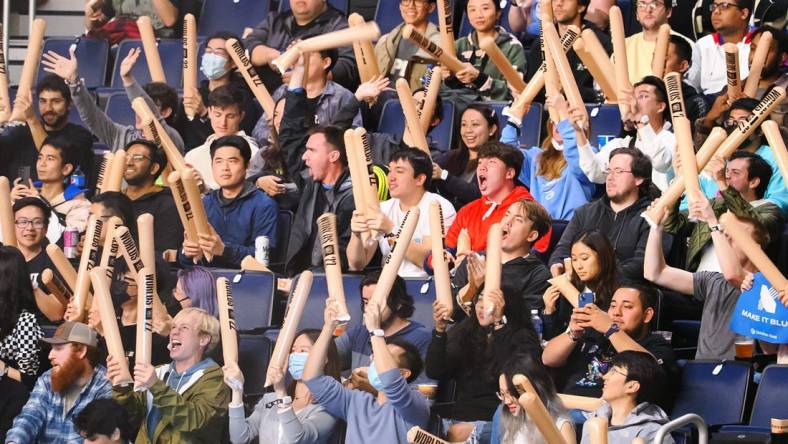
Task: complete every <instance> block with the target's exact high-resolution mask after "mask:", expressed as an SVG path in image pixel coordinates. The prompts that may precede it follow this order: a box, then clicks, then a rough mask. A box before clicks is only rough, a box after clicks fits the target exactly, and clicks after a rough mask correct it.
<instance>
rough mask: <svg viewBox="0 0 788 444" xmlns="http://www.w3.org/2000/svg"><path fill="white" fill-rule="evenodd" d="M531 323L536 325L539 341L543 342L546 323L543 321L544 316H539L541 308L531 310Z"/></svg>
mask: <svg viewBox="0 0 788 444" xmlns="http://www.w3.org/2000/svg"><path fill="white" fill-rule="evenodd" d="M531 323H532V324H533V325H534V330H535V331H536V335H537V336H539V343H540V344H541V343H542V331H543V330H544V324H543V323H542V318H540V317H539V310H536V309H534V310H531Z"/></svg>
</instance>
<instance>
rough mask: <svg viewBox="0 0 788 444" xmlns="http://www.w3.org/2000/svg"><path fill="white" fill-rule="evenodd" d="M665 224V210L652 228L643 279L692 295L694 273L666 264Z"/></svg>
mask: <svg viewBox="0 0 788 444" xmlns="http://www.w3.org/2000/svg"><path fill="white" fill-rule="evenodd" d="M664 222H665V212H664V210H663V212H662V214H661V215H660V217H659V223H658V225H656V226H652V227H651V229H650V230H649V233H648V240H647V242H646V253H645V256H644V258H643V277H645V278H646V279H648V280H649V281H651V282H653V283H655V284H657V285H660V286H662V287H665V288H669V289H671V290H673V291H678V292H679V293H683V294H686V295H692V294H693V293H694V292H693V290H694V284H693V282H692V273H690V272H688V271H685V270H681V269H679V268H675V267H670V266H668V264H667V263H665V255H664V253H663V252H662V232H663V224H664Z"/></svg>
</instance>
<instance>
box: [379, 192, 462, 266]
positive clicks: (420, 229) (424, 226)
mask: <svg viewBox="0 0 788 444" xmlns="http://www.w3.org/2000/svg"><path fill="white" fill-rule="evenodd" d="M433 200H437V201H438V202H440V204H441V210H442V211H443V223H444V226H445V227H446V229H448V228H449V226H450V225H451V224H452V222H454V217H455V216H456V215H457V211H455V210H454V206H452V204H451V203H450V202H449V201H448V200H446V199H445V198H443V197H441V196H439V195H437V194H435V193H430V192H429V191H428V192H426V193H424V196H422V197H421V201H419V223H418V225H416V231H414V232H413V239H412V241H413V242H415V243H417V244H420V243H421V242H422V239H423V238H424V236H430V235H431V233H430V203H431V202H432V201H433ZM380 211H381V212H383V214H385V215H386V217H388V218H389V219H391V221H392V222H394V226H395V227H396V228H395V229H394V232H395V233H396V230H397V229H398V228H399V225H400V223H402V219H403V218H404V217H405V214H406V213H407V211H404V210H403V209H402V208H401V207H400V205H399V199H389V200H386V201H383V202H381V203H380ZM378 245H380V251H381V253H383V256H384V257H385V256H388V254H389V253H391V245H389V240H388V239H386V238H382V239H380V240H379V241H378ZM421 265H422V264H414V263H413V262H410V261H409V260H408V259H407V258H406V259H403V260H402V264H401V265H400V266H399V271H398V272H397V274H399V275H400V277H426V276H427V272H425V271H424V269H422V268H421Z"/></svg>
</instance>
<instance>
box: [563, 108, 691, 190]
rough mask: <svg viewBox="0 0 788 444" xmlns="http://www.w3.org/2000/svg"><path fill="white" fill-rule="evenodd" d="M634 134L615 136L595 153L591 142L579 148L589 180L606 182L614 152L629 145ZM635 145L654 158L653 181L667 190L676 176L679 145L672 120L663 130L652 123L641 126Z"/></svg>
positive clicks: (581, 162)
mask: <svg viewBox="0 0 788 444" xmlns="http://www.w3.org/2000/svg"><path fill="white" fill-rule="evenodd" d="M631 140H632V136H626V137H624V138H615V139H613V140H611V141H609V142H608V143H607V144H605V146H603V147H602V148H601V149H600V150H599V152H594V149H593V148H592V147H591V144H590V143H587V144H585V146H581V147H578V150H579V152H580V169H581V170H583V173H585V175H586V177H588V180H590V181H591V182H594V183H599V184H602V183H605V179H606V176H605V170H606V169H607V164H608V161H609V160H610V153H611V152H612V151H613V150H614V149H616V148H624V147H628V146H629V144H630V142H631ZM635 148H637V149H639V150H640V151H641V152H642V153H643V154H645V155H646V156H648V157H649V159H651V165H652V168H653V171H652V173H651V181H652V182H654V185H656V186H657V187H658V188H659V189H660V190H663V191H664V190H665V189H666V188H667V187H668V184H669V183H670V179H672V178H673V164H672V161H673V151H674V150H675V148H676V136H675V135H674V134H673V132H672V131H671V125H670V122H665V124H664V125H663V126H662V128H661V129H660V130H659V133H657V132H655V131H654V128H652V127H651V125H644V126H643V127H642V128H640V129H638V136H637V140H635Z"/></svg>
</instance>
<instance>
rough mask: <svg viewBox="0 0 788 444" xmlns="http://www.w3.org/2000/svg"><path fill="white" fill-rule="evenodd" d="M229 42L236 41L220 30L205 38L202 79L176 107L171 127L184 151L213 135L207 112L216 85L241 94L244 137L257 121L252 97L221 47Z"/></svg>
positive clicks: (225, 51) (257, 113)
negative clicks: (177, 134)
mask: <svg viewBox="0 0 788 444" xmlns="http://www.w3.org/2000/svg"><path fill="white" fill-rule="evenodd" d="M229 39H236V40H239V38H238V36H236V35H235V34H233V33H230V32H225V31H220V32H217V33H214V34H211V35H210V36H208V38H207V40H206V41H205V52H204V54H203V56H202V59H201V60H200V72H201V73H202V74H203V75H204V76H205V77H206V80H203V81H202V82H200V85H199V86H198V87H197V88H195V89H194V90H193V91H184V94H183V102H182V103H181V105H180V109H179V110H178V114H177V116H176V120H175V123H174V124H173V127H174V128H175V129H176V130H178V133H180V135H181V136H182V137H183V144H184V146H185V147H186V151H189V150H191V149H192V148H195V147H197V146H199V145H202V144H203V143H205V139H207V138H208V136H210V135H211V134H213V132H214V130H213V128H212V127H211V122H210V119H209V115H208V111H209V106H208V96H209V95H210V93H211V92H212V91H213V90H215V89H216V88H218V87H220V86H227V85H230V86H231V87H232V88H234V89H237V90H238V91H240V93H241V94H242V101H241V104H240V111H242V112H243V118H242V119H241V122H240V129H241V130H242V131H244V132H245V133H246V134H252V130H253V129H254V125H255V122H257V120H258V119H259V118H260V109H259V107H258V106H257V105H256V104H255V103H254V96H253V95H252V93H251V91H249V87H248V86H247V85H246V81H244V79H243V77H242V76H241V74H240V73H239V72H238V70H237V69H236V67H235V64H234V63H233V61H232V60H231V59H230V56H229V55H228V54H227V50H226V49H225V47H224V45H225V43H226V42H227V40H229ZM187 110H188V111H189V112H191V113H193V114H194V116H195V117H194V119H191V120H189V118H188V117H187V116H186V111H187Z"/></svg>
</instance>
